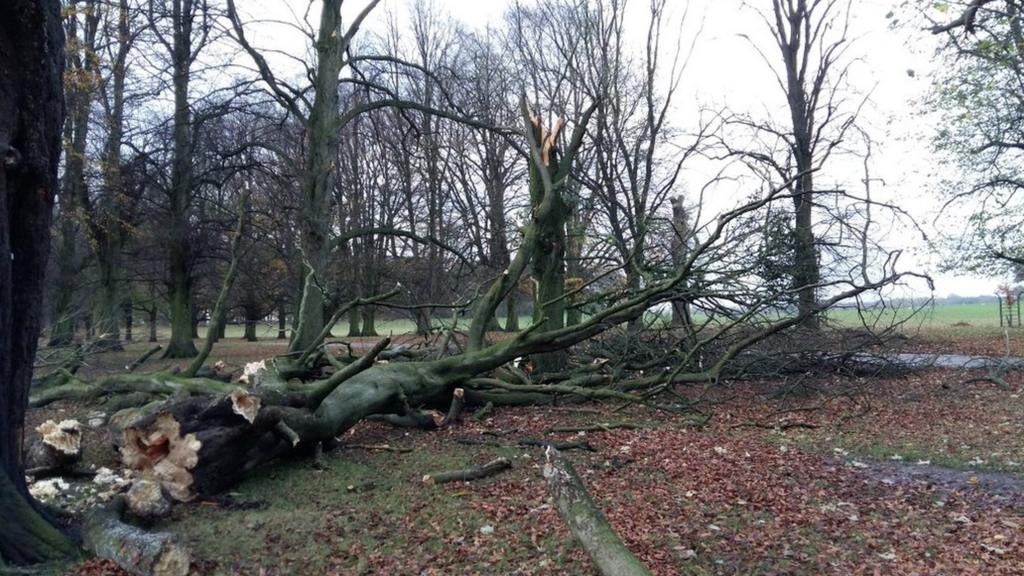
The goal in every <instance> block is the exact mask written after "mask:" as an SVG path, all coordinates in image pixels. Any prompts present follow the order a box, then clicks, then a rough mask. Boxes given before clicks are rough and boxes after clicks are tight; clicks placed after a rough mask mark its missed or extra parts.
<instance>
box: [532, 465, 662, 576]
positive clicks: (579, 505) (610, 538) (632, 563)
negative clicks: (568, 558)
mask: <svg viewBox="0 0 1024 576" xmlns="http://www.w3.org/2000/svg"><path fill="white" fill-rule="evenodd" d="M546 454H547V463H546V464H545V465H544V478H545V479H547V483H548V491H549V492H550V493H551V496H552V498H554V500H555V506H556V507H557V508H558V513H559V514H560V515H561V516H562V519H563V520H564V521H565V523H566V524H568V526H569V530H570V531H571V532H572V534H573V536H575V537H576V539H577V540H579V542H580V545H581V546H582V547H583V549H584V550H585V551H586V552H587V555H588V556H590V559H591V560H592V561H593V562H594V564H595V565H596V566H597V570H598V572H599V573H600V574H602V575H603V576H650V574H651V571H650V570H649V569H648V568H647V566H645V565H644V564H643V563H642V562H640V561H639V560H637V558H636V556H634V555H633V553H632V552H630V551H629V548H627V547H626V545H625V544H624V543H623V542H622V539H621V538H619V535H618V534H616V533H615V530H614V529H613V528H612V526H611V524H609V523H608V519H607V518H605V515H604V513H603V512H601V509H600V508H598V507H597V505H596V504H594V501H593V500H592V499H591V498H590V495H589V494H588V493H587V490H586V488H585V487H584V486H583V483H582V482H581V481H580V478H579V476H577V475H576V471H575V470H573V467H572V464H570V463H569V461H568V460H566V459H565V458H564V457H563V456H562V454H561V453H560V452H559V451H558V450H556V449H555V448H552V447H548V449H547V453H546Z"/></svg>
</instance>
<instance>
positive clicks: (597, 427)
mask: <svg viewBox="0 0 1024 576" xmlns="http://www.w3.org/2000/svg"><path fill="white" fill-rule="evenodd" d="M620 428H621V429H625V430H636V429H637V428H642V426H639V425H637V424H630V423H628V422H618V423H611V424H593V425H590V426H555V427H553V428H546V429H545V430H544V433H545V434H558V433H562V432H609V431H611V430H616V429H620Z"/></svg>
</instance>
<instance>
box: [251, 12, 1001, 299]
mask: <svg viewBox="0 0 1024 576" xmlns="http://www.w3.org/2000/svg"><path fill="white" fill-rule="evenodd" d="M521 1H522V2H523V3H529V1H530V0H521ZM631 1H632V8H634V9H636V10H638V11H641V12H643V11H645V10H646V4H647V2H646V0H631ZM433 2H434V4H435V6H436V7H437V8H439V9H440V10H441V11H442V12H447V13H448V14H449V15H450V16H451V17H452V18H453V19H456V20H459V21H461V22H463V23H465V24H466V25H468V26H469V27H471V28H482V27H484V26H486V25H487V24H488V23H493V24H495V25H500V20H501V18H502V14H503V13H504V11H505V10H506V9H507V7H508V6H511V5H513V3H514V0H433ZM685 2H686V0H669V6H670V10H677V11H681V10H682V9H683V7H684V6H685V4H684V3H685ZM746 3H747V4H748V5H752V6H757V7H762V8H763V9H768V10H770V8H771V2H770V0H747V2H746ZM901 3H902V2H899V1H898V0H852V5H853V13H854V17H853V19H852V22H851V36H852V37H854V38H856V41H855V44H854V46H853V48H852V49H851V51H850V52H849V55H850V56H853V57H859V58H860V61H859V62H858V63H857V64H855V65H854V68H853V69H852V72H851V82H852V83H853V84H854V86H855V88H856V90H858V91H860V92H861V93H862V94H864V95H868V94H869V93H870V104H869V105H868V106H867V107H866V108H865V110H864V111H863V113H862V116H861V118H862V120H864V121H865V124H866V127H867V128H868V130H869V131H870V133H871V135H872V137H873V138H874V139H875V140H876V141H877V144H876V146H875V156H874V157H875V166H874V168H873V174H872V176H873V177H876V178H881V179H883V180H884V184H883V183H882V182H875V183H873V184H872V187H873V193H874V195H875V197H876V198H877V199H879V200H888V201H891V202H894V203H897V204H899V205H900V206H901V207H903V208H904V209H906V210H908V211H909V212H910V213H911V214H912V216H913V217H914V218H915V219H916V220H917V222H918V223H919V224H920V225H921V226H922V227H923V228H924V231H925V232H926V233H927V234H928V236H929V237H935V235H936V230H935V224H934V221H935V217H936V214H937V209H938V207H939V200H938V198H937V196H936V194H934V193H930V192H929V190H932V189H934V186H933V184H934V182H935V178H934V174H933V171H934V166H935V164H936V162H935V160H934V158H932V156H931V153H930V149H929V138H930V136H931V131H932V126H930V123H931V122H933V121H934V119H935V118H936V116H931V117H929V116H926V115H923V114H921V113H920V109H921V107H920V106H918V105H917V101H918V100H919V99H920V98H922V97H923V96H924V94H925V93H926V91H927V89H928V86H929V74H928V72H929V69H930V66H931V63H930V59H931V56H932V55H933V49H934V45H933V43H932V42H933V41H932V40H931V39H930V38H929V37H928V35H927V34H924V33H917V32H915V31H913V30H910V29H908V28H907V27H897V28H895V29H893V28H892V27H890V25H889V24H890V20H889V19H887V17H886V15H887V13H889V12H890V11H894V10H895V11H896V12H897V14H898V13H899V9H898V8H897V5H898V4H901ZM408 5H409V0H384V2H382V4H381V6H380V7H378V9H377V10H376V11H375V12H374V13H373V14H372V15H371V16H370V17H369V19H368V20H367V23H366V24H365V28H368V29H373V28H376V27H378V26H381V25H382V24H383V23H384V22H385V21H386V19H387V17H388V16H387V14H388V12H393V13H396V14H398V15H401V14H402V13H403V12H405V9H406V7H407V6H408ZM306 6H307V3H306V1H305V0H283V1H282V0H245V1H244V2H239V8H240V11H241V12H242V14H243V18H244V19H249V18H253V17H256V18H279V19H281V20H293V17H292V14H293V13H297V14H298V15H299V16H301V15H302V13H303V12H304V11H305V10H306ZM363 6H365V2H364V1H362V0H348V1H347V2H346V5H345V12H346V14H350V13H355V11H357V10H359V9H361V8H362V7H363ZM289 7H290V10H289ZM318 10H319V6H314V7H313V8H312V9H311V10H310V11H309V14H310V15H311V19H313V20H314V21H315V19H316V17H317V15H318ZM689 18H690V23H689V25H688V26H687V27H686V28H685V30H686V32H684V34H691V33H693V32H694V31H695V30H696V29H697V28H698V27H699V26H700V24H701V22H703V30H702V33H701V39H700V40H699V41H698V42H697V44H696V48H695V50H694V53H693V54H692V56H691V59H690V62H689V67H688V69H687V72H686V74H685V76H684V87H683V92H682V93H681V94H679V95H678V96H677V103H678V104H677V108H678V110H677V122H676V124H678V125H682V127H684V128H685V126H686V125H687V123H692V122H691V120H692V118H694V115H695V113H696V110H697V109H698V108H699V106H700V105H706V106H711V107H714V108H718V107H722V106H728V107H729V108H730V109H731V110H733V111H736V112H749V113H751V114H755V115H761V116H764V115H766V114H770V113H771V111H775V110H778V109H779V107H780V106H782V105H783V103H784V101H783V100H782V94H781V92H780V90H779V88H778V87H777V85H776V83H775V79H774V76H773V75H772V73H771V72H770V70H769V69H768V68H767V67H766V64H765V63H764V61H763V60H762V59H761V57H760V56H759V55H758V54H757V52H756V51H755V50H754V49H753V48H752V47H751V44H750V41H749V40H747V39H745V38H744V37H743V36H742V35H748V36H749V37H750V38H752V39H753V40H754V41H755V42H758V44H759V45H761V46H768V48H766V49H765V51H766V53H767V54H768V55H769V57H775V51H774V50H772V48H774V46H773V45H772V44H770V43H771V39H770V38H768V37H767V36H766V34H767V32H766V30H765V25H764V23H763V22H762V21H761V19H760V17H759V16H758V15H757V14H756V13H755V12H754V11H753V10H752V9H751V8H750V7H749V6H747V7H744V2H743V0H690V1H689ZM256 31H257V30H251V31H250V36H251V39H252V40H253V41H254V43H255V44H256V45H258V46H267V45H268V40H269V39H268V38H259V37H258V36H257V35H254V34H252V32H256ZM258 32H264V29H263V28H262V27H260V28H259V29H258ZM268 32H269V30H268ZM272 34H273V36H272V38H273V40H269V42H272V45H273V47H274V48H277V49H280V50H283V51H286V52H289V53H291V54H295V55H301V54H304V53H305V51H306V49H307V48H306V46H305V43H304V42H303V40H302V39H301V38H298V37H296V36H295V35H294V34H288V33H287V30H286V29H282V28H281V27H280V26H276V27H274V31H273V33H272ZM287 38H291V39H293V40H287ZM642 41H643V31H642V30H640V31H637V36H636V42H637V49H640V48H642V44H641V43H642ZM687 44H688V42H687ZM911 70H912V71H913V72H914V74H913V75H911V74H908V71H911ZM838 164H841V161H840V162H838ZM844 172H845V173H844ZM861 174H862V167H861V164H860V161H859V160H857V162H856V165H847V166H842V165H838V166H837V165H833V166H832V167H830V168H826V171H825V173H823V174H822V176H820V177H819V181H820V180H822V179H824V180H825V181H826V182H828V181H830V180H831V181H833V182H835V181H839V180H844V179H846V180H847V181H848V182H849V181H852V182H855V183H859V180H860V176H861ZM700 184H701V183H700V182H694V183H693V185H692V186H690V188H691V189H696V188H699V186H700ZM858 185H859V184H858ZM907 228H909V227H907ZM885 241H886V243H887V244H888V247H890V248H904V249H905V251H906V252H907V256H905V260H904V265H905V266H908V267H910V268H914V269H916V270H919V271H924V272H927V273H929V274H931V275H932V276H933V277H934V279H935V281H936V286H935V288H936V291H935V293H936V296H940V297H941V296H945V295H948V294H951V293H955V294H960V295H974V294H991V293H993V292H994V291H995V288H996V286H997V285H999V284H1000V283H1001V282H1003V281H1005V280H1009V278H980V277H972V276H953V275H949V274H939V273H938V272H937V271H936V264H937V262H938V260H937V259H936V258H935V257H934V256H932V255H930V253H929V250H928V246H927V245H926V243H925V242H924V241H923V240H922V237H921V234H920V233H917V232H914V231H912V230H909V229H906V228H904V229H901V230H897V231H892V232H890V233H889V234H888V236H887V237H886V238H885Z"/></svg>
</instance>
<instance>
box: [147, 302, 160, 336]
mask: <svg viewBox="0 0 1024 576" xmlns="http://www.w3.org/2000/svg"><path fill="white" fill-rule="evenodd" d="M157 314H158V310H157V308H156V306H153V307H152V308H150V309H149V341H150V342H156V340H157V339H156V323H157Z"/></svg>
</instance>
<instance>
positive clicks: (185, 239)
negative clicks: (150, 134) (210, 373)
mask: <svg viewBox="0 0 1024 576" xmlns="http://www.w3.org/2000/svg"><path fill="white" fill-rule="evenodd" d="M183 4H187V5H183ZM190 5H191V3H190V2H188V3H185V2H183V1H182V0H174V2H173V10H174V15H173V18H172V20H173V22H172V25H173V27H174V37H173V43H172V49H171V54H170V57H171V66H172V71H173V74H174V77H173V79H172V80H173V81H172V86H173V91H174V142H173V149H172V166H171V182H170V187H171V190H170V200H171V202H170V214H169V215H168V216H169V218H168V222H167V234H168V239H167V246H168V255H167V264H168V268H167V276H168V280H167V281H168V286H167V288H168V304H169V309H170V316H171V341H170V342H168V343H167V349H166V351H165V352H164V357H165V358H191V357H193V356H195V355H196V354H198V350H196V347H195V344H194V343H193V342H192V337H193V335H192V328H193V326H192V319H193V310H192V256H193V254H192V241H191V235H190V234H189V230H190V229H191V228H190V226H189V221H188V216H189V207H190V204H191V199H192V177H193V168H192V161H193V159H192V139H193V134H192V131H193V127H192V114H191V112H190V109H189V99H188V90H189V80H190V77H191V72H192V71H191V65H192V59H193V56H192V22H193V16H194V15H193V14H191V13H186V12H190V10H188V8H189V7H190Z"/></svg>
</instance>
